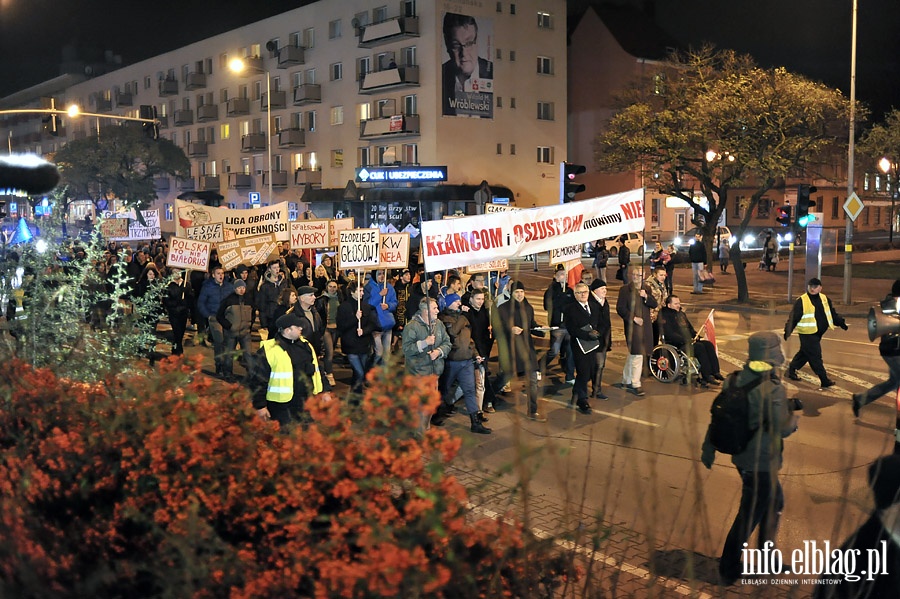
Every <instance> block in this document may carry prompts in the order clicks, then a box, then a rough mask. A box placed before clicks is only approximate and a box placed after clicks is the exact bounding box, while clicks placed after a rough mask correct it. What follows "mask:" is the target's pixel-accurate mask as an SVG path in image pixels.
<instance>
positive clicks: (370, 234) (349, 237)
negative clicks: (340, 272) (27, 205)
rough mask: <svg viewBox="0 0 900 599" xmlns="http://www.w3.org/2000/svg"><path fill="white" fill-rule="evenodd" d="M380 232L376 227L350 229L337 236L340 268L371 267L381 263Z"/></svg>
mask: <svg viewBox="0 0 900 599" xmlns="http://www.w3.org/2000/svg"><path fill="white" fill-rule="evenodd" d="M380 249H381V232H380V231H379V230H378V229H351V230H349V231H341V232H340V233H339V236H338V263H339V264H340V267H341V268H360V269H373V268H378V267H379V266H380V265H381V251H380Z"/></svg>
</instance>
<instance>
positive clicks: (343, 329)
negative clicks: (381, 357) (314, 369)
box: [335, 281, 378, 393]
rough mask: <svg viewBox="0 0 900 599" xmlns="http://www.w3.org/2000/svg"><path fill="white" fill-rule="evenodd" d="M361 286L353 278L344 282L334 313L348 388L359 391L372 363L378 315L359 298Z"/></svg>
mask: <svg viewBox="0 0 900 599" xmlns="http://www.w3.org/2000/svg"><path fill="white" fill-rule="evenodd" d="M362 293H363V290H362V288H361V287H359V285H357V283H356V281H350V282H349V283H347V298H346V299H345V300H344V301H343V302H341V305H340V306H338V309H337V314H336V315H335V320H336V328H335V334H336V335H337V338H339V339H340V340H341V351H343V352H344V355H345V356H347V361H348V362H349V363H350V369H351V371H352V372H353V379H352V380H351V381H350V390H351V391H352V392H353V393H360V392H362V389H363V383H364V382H365V380H366V372H368V370H369V368H370V367H371V365H372V359H371V355H372V348H373V347H374V346H375V340H374V339H373V337H372V334H373V333H374V332H375V331H377V330H378V316H376V314H375V310H374V309H373V308H372V306H370V305H369V304H367V303H366V302H361V301H360V296H361V295H362Z"/></svg>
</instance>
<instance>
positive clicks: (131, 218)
mask: <svg viewBox="0 0 900 599" xmlns="http://www.w3.org/2000/svg"><path fill="white" fill-rule="evenodd" d="M141 216H143V217H144V222H145V223H146V226H145V225H142V224H141V223H140V221H138V220H137V216H135V214H134V210H129V211H127V212H112V211H108V210H107V211H104V212H103V213H102V217H103V218H104V219H113V218H116V219H128V220H127V222H128V233H126V234H125V235H124V236H121V237H112V236H110V237H108V239H109V240H110V241H129V240H138V239H159V238H160V237H162V228H161V227H160V226H159V210H141Z"/></svg>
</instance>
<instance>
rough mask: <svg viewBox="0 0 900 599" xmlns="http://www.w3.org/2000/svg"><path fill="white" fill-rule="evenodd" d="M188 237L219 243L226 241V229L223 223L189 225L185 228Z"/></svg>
mask: <svg viewBox="0 0 900 599" xmlns="http://www.w3.org/2000/svg"><path fill="white" fill-rule="evenodd" d="M184 233H185V235H187V238H188V239H203V240H205V241H212V242H215V243H218V242H220V241H225V231H224V229H223V228H222V223H210V224H208V225H198V226H196V227H188V228H186V229H185V230H184Z"/></svg>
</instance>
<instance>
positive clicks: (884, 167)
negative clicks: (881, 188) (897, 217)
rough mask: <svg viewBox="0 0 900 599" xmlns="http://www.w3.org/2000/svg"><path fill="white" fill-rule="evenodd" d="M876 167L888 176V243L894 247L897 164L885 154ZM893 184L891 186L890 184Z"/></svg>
mask: <svg viewBox="0 0 900 599" xmlns="http://www.w3.org/2000/svg"><path fill="white" fill-rule="evenodd" d="M878 168H879V169H880V170H881V172H882V173H884V174H885V176H887V177H888V181H887V189H888V192H889V193H890V194H891V216H890V218H889V219H888V222H889V223H890V224H889V225H888V243H890V244H891V247H894V201H895V200H896V198H897V191H898V190H897V165H896V164H894V163H893V162H891V161H890V160H888V158H887V156H885V157H883V158H882V159H881V160H879V161H878ZM891 184H893V186H892V185H891Z"/></svg>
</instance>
